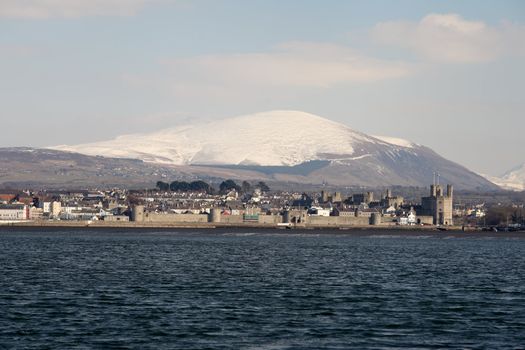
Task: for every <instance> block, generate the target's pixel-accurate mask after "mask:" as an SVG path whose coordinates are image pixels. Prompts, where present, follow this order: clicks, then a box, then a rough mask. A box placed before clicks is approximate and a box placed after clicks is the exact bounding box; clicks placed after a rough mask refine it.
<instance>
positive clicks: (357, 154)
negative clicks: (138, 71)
mask: <svg viewBox="0 0 525 350" xmlns="http://www.w3.org/2000/svg"><path fill="white" fill-rule="evenodd" d="M53 148H54V149H59V150H65V151H72V152H78V153H82V154H89V155H103V156H109V157H125V158H137V159H141V160H143V161H145V162H151V163H160V164H166V165H177V166H188V167H189V168H190V169H192V170H191V171H197V172H200V171H201V170H202V169H203V168H202V167H207V168H208V169H212V168H213V167H215V168H216V169H217V168H221V169H229V170H231V171H252V172H256V173H259V174H260V175H261V176H263V175H264V176H265V177H266V178H267V177H268V176H270V177H271V178H272V179H275V180H277V181H291V182H301V183H305V182H309V183H326V182H329V183H332V184H336V185H358V186H381V185H387V186H388V185H401V186H412V185H413V186H427V185H428V184H430V183H431V182H432V180H433V176H434V173H435V172H439V173H440V175H441V179H442V180H443V181H447V182H449V183H452V184H455V185H456V186H458V187H459V188H467V189H478V188H482V189H494V188H496V185H494V184H493V183H492V182H490V181H488V180H487V179H485V178H483V177H481V176H480V175H478V174H476V173H474V172H472V171H470V170H468V169H467V168H465V167H463V166H461V165H459V164H457V163H454V162H452V161H449V160H447V159H445V158H443V157H441V156H440V155H439V154H437V153H436V152H434V151H433V150H432V149H430V148H428V147H426V146H423V145H419V144H416V143H413V142H411V141H408V140H403V139H399V138H394V137H388V136H370V135H367V134H365V133H362V132H359V131H356V130H353V129H351V128H350V127H348V126H346V125H344V124H341V123H337V122H334V121H331V120H329V119H325V118H323V117H319V116H316V115H313V114H310V113H305V112H300V111H285V110H278V111H270V112H262V113H256V114H250V115H243V116H237V117H233V118H227V119H223V120H218V121H213V122H210V123H207V124H205V125H203V124H198V123H197V124H190V125H185V126H179V127H176V128H168V129H165V130H161V131H158V132H154V133H147V134H134V135H124V136H120V137H117V138H115V139H113V140H109V141H104V142H95V143H90V144H81V145H73V146H55V147H53ZM310 162H318V163H315V166H312V164H313V163H310ZM319 162H320V163H319ZM321 165H322V166H321ZM199 167H201V168H200V169H196V168H199Z"/></svg>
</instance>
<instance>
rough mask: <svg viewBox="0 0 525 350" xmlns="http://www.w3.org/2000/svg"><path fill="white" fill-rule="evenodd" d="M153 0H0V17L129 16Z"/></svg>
mask: <svg viewBox="0 0 525 350" xmlns="http://www.w3.org/2000/svg"><path fill="white" fill-rule="evenodd" d="M152 1H155V0H0V17H6V18H25V19H47V18H78V17H84V16H130V15H134V14H135V13H137V12H138V11H139V10H140V9H141V8H142V7H143V6H144V5H145V4H147V3H149V2H152Z"/></svg>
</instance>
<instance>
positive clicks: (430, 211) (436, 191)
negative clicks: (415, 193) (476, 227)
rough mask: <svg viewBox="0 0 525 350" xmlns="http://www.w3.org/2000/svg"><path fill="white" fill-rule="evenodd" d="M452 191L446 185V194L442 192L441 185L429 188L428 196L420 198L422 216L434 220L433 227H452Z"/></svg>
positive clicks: (449, 186) (450, 187)
mask: <svg viewBox="0 0 525 350" xmlns="http://www.w3.org/2000/svg"><path fill="white" fill-rule="evenodd" d="M453 192H454V189H453V187H452V185H447V193H446V194H445V193H444V192H443V188H442V187H441V185H436V184H433V185H431V186H430V196H429V197H423V198H421V205H422V208H423V214H424V215H429V216H432V217H433V218H434V225H446V226H449V225H453V221H452V197H453Z"/></svg>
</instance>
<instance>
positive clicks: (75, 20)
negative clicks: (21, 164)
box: [0, 0, 525, 175]
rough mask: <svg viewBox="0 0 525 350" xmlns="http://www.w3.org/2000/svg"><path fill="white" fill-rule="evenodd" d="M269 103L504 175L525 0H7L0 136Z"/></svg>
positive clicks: (167, 122) (515, 141)
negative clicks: (404, 141) (402, 140)
mask: <svg viewBox="0 0 525 350" xmlns="http://www.w3.org/2000/svg"><path fill="white" fill-rule="evenodd" d="M275 109H279V110H282V109H291V110H300V111H305V112H309V113H313V114H317V115H319V116H322V117H325V118H328V119H331V120H334V121H337V122H341V123H343V124H345V125H348V126H350V127H351V128H353V129H356V130H359V131H362V132H365V133H368V134H371V135H385V136H393V137H400V138H405V139H409V140H411V141H414V142H417V143H420V144H423V145H426V146H428V147H430V148H432V149H434V150H435V151H436V152H438V153H439V154H441V155H442V156H444V157H446V158H448V159H450V160H453V161H456V162H458V163H460V164H462V165H464V166H466V167H468V168H469V169H471V170H474V171H477V172H479V173H484V174H490V175H501V174H502V173H504V172H505V171H506V170H509V169H511V168H513V167H515V166H517V165H518V164H521V163H524V162H525V152H524V150H525V137H524V130H525V113H524V111H525V1H521V0H516V1H510V0H509V1H504V0H501V1H497V0H494V1H486V0H473V1H466V0H465V1H461V0H450V1H447V0H439V1H430V0H429V1H423V0H411V1H409V0H398V1H389V0H384V1H379V0H368V1H365V0H363V1H351V0H348V1H340V0H323V1H321V0H317V1H312V0H207V1H204V0H0V125H1V130H2V133H1V137H0V147H11V146H33V147H43V146H51V145H58V144H78V143H85V142H93V141H102V140H107V139H110V138H113V137H115V136H117V135H122V134H130V133H138V132H149V131H156V130H160V129H163V128H166V127H170V126H174V125H180V124H184V123H188V122H195V121H206V120H213V119H220V118H226V117H233V116H237V115H243V114H251V113H256V112H262V111H269V110H275ZM327 140H328V139H327Z"/></svg>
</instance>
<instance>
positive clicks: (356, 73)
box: [164, 42, 412, 88]
mask: <svg viewBox="0 0 525 350" xmlns="http://www.w3.org/2000/svg"><path fill="white" fill-rule="evenodd" d="M164 63H165V64H166V66H167V67H168V70H169V72H170V74H171V76H172V77H173V78H174V80H177V81H179V82H180V81H191V82H193V83H195V82H200V83H204V84H208V85H210V84H211V85H216V86H224V85H250V86H252V85H259V86H268V87H278V86H290V87H317V88H324V87H331V86H334V85H337V84H343V83H349V82H373V81H378V80H384V79H393V78H399V77H403V76H405V75H407V74H409V73H410V72H411V70H412V67H411V66H409V65H407V64H405V63H401V62H397V61H386V60H380V59H376V58H371V57H366V56H363V55H360V54H359V53H357V52H355V51H353V50H351V49H350V48H347V47H344V46H338V45H332V44H320V43H305V42H292V43H286V44H282V45H279V46H278V47H277V48H276V49H275V50H274V51H271V52H264V53H242V54H221V55H204V56H197V57H192V58H187V59H173V60H166V61H164Z"/></svg>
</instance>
